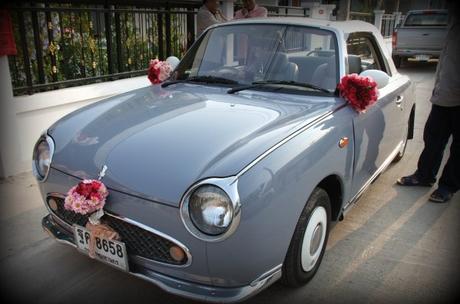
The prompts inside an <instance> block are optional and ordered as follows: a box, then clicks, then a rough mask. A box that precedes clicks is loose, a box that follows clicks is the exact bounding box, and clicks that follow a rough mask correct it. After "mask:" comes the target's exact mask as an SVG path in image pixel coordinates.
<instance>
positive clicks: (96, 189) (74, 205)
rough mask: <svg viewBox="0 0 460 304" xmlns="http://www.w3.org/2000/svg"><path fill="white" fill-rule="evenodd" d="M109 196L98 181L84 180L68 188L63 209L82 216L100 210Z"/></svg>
mask: <svg viewBox="0 0 460 304" xmlns="http://www.w3.org/2000/svg"><path fill="white" fill-rule="evenodd" d="M108 195H109V192H108V191H107V188H106V187H105V185H104V184H103V183H102V182H101V181H98V180H92V179H85V180H83V181H81V182H79V183H78V185H76V186H74V187H72V188H70V190H69V192H68V193H67V196H66V198H65V203H64V208H65V209H67V210H70V211H73V212H75V213H79V214H82V215H86V214H91V213H94V212H97V211H99V210H102V208H104V205H105V199H106V198H107V196H108Z"/></svg>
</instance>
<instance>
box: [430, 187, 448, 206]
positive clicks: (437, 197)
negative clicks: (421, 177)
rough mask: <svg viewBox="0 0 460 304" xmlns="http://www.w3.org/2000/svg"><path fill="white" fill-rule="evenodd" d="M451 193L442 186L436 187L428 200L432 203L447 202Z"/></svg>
mask: <svg viewBox="0 0 460 304" xmlns="http://www.w3.org/2000/svg"><path fill="white" fill-rule="evenodd" d="M452 196H453V193H451V192H449V190H446V189H444V188H438V189H436V190H434V192H433V193H431V195H430V201H432V202H434V203H447V202H448V201H450V199H451V198H452Z"/></svg>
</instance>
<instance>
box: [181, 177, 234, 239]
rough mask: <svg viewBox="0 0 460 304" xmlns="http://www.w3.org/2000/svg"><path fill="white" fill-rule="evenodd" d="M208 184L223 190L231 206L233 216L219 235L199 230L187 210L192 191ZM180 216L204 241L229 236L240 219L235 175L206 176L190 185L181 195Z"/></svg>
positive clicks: (189, 229) (188, 227)
mask: <svg viewBox="0 0 460 304" xmlns="http://www.w3.org/2000/svg"><path fill="white" fill-rule="evenodd" d="M204 185H210V186H215V187H218V188H220V189H221V190H223V191H224V192H225V193H226V194H227V196H228V197H229V198H230V201H231V203H232V208H233V218H232V220H231V223H230V225H229V226H228V228H227V230H226V231H225V232H224V233H222V234H219V235H208V234H205V233H203V232H201V231H200V230H199V229H198V228H197V227H196V226H195V224H194V223H193V221H192V219H191V216H190V212H189V200H190V197H191V195H192V194H193V192H194V191H195V190H196V189H198V188H199V187H201V186H204ZM180 216H181V219H182V222H183V223H184V226H185V228H186V229H187V231H188V232H190V234H192V235H193V236H194V237H196V238H197V239H199V240H202V241H206V242H219V241H223V240H225V239H226V238H228V237H229V236H231V235H232V234H233V233H234V232H235V230H236V228H237V227H238V225H239V223H240V219H241V204H240V197H239V194H238V179H237V178H236V177H235V176H231V177H225V178H208V179H204V180H202V181H200V182H198V183H196V184H194V185H193V186H191V187H190V188H189V189H188V190H187V192H185V194H184V195H183V197H182V200H181V203H180Z"/></svg>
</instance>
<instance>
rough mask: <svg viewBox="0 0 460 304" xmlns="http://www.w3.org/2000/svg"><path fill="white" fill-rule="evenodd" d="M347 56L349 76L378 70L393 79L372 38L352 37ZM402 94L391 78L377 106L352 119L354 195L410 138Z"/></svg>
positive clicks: (380, 95)
mask: <svg viewBox="0 0 460 304" xmlns="http://www.w3.org/2000/svg"><path fill="white" fill-rule="evenodd" d="M347 52H348V68H349V71H348V72H349V73H358V74H359V73H361V72H362V71H365V70H369V69H377V70H381V71H384V72H386V73H387V74H389V75H390V73H391V71H390V69H389V66H388V62H386V60H385V58H384V57H383V56H382V52H381V50H380V48H379V46H378V43H377V41H376V40H375V38H374V36H373V35H372V34H370V33H354V34H352V35H350V37H349V38H348V40H347ZM403 91H404V85H402V84H401V82H400V81H398V79H397V77H393V76H391V75H390V82H389V84H388V85H387V86H385V87H384V88H379V97H378V100H377V102H376V103H375V104H374V105H372V106H371V107H369V108H368V109H367V110H366V112H364V113H360V114H356V115H355V117H354V118H353V126H354V135H355V142H354V144H355V161H354V172H353V186H352V193H355V194H356V193H358V192H359V191H360V190H361V189H362V188H363V187H364V186H366V185H367V183H369V182H370V181H371V179H372V177H373V176H374V175H376V174H378V173H379V172H378V170H379V168H381V167H382V166H384V165H385V164H387V162H388V161H391V160H390V159H389V157H390V155H392V154H394V151H395V150H396V149H397V147H398V146H399V144H400V143H401V139H402V138H403V135H404V134H407V132H406V131H405V130H407V129H406V128H405V127H407V126H405V124H404V123H403V121H404V111H403V102H402V101H403V99H404V96H403V95H404V94H403ZM405 132H406V133H405Z"/></svg>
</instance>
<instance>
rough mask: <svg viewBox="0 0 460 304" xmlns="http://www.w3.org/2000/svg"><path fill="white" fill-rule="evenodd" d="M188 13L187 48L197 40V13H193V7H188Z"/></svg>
mask: <svg viewBox="0 0 460 304" xmlns="http://www.w3.org/2000/svg"><path fill="white" fill-rule="evenodd" d="M188 12H189V13H188V14H187V50H188V49H189V48H190V47H191V46H192V44H193V42H194V41H195V14H191V13H190V12H193V8H189V9H188Z"/></svg>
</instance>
